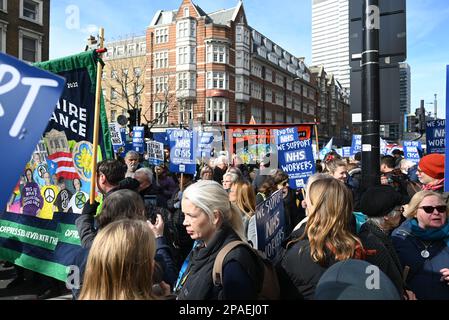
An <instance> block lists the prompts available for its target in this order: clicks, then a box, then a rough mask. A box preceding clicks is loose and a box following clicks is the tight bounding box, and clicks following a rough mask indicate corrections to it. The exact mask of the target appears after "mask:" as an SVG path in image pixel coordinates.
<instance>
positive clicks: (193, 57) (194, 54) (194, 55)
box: [190, 47, 196, 63]
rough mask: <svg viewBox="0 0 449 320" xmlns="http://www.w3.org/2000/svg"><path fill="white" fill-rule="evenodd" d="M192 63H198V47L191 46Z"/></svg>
mask: <svg viewBox="0 0 449 320" xmlns="http://www.w3.org/2000/svg"><path fill="white" fill-rule="evenodd" d="M190 63H196V47H190Z"/></svg>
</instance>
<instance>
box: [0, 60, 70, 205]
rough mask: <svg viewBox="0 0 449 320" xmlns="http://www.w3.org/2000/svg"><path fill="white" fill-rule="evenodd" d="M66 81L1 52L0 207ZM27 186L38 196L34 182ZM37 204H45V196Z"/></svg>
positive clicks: (39, 134)
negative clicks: (0, 169) (2, 153)
mask: <svg viewBox="0 0 449 320" xmlns="http://www.w3.org/2000/svg"><path fill="white" fill-rule="evenodd" d="M64 84H65V79H64V78H62V77H59V76H56V75H55V74H52V73H49V72H47V71H43V70H41V69H38V68H35V67H32V66H30V65H29V64H27V63H24V62H22V61H19V60H17V59H15V58H13V57H10V56H8V55H5V54H2V53H0V97H1V100H0V150H2V151H3V152H7V156H3V157H1V161H0V163H1V167H2V168H3V169H4V170H3V171H2V178H1V179H0V190H1V192H0V211H1V210H3V209H5V206H6V204H7V202H8V199H9V198H10V196H11V193H12V191H13V189H14V187H15V186H16V184H17V181H18V178H19V177H20V174H21V173H22V172H23V168H24V167H25V165H26V164H27V162H28V161H29V160H30V155H31V154H32V153H33V150H34V148H35V147H36V145H37V143H38V142H39V139H40V138H41V136H42V134H43V132H44V130H45V128H46V127H47V125H48V121H49V119H50V118H51V116H52V113H53V111H54V110H55V107H56V103H57V102H58V100H59V97H60V96H61V94H62V92H63V90H64ZM30 180H31V178H30ZM28 190H29V193H30V194H31V193H33V194H34V198H35V199H37V198H38V196H40V194H39V195H38V194H37V188H36V186H35V185H33V186H31V183H30V186H29V188H28ZM31 198H32V197H30V201H31ZM30 203H31V202H30ZM33 205H34V204H33ZM38 206H40V207H41V208H42V200H40V204H39V205H38Z"/></svg>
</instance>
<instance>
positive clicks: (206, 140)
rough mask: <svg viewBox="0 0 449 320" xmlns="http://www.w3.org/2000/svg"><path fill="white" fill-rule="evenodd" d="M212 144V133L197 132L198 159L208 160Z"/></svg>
mask: <svg viewBox="0 0 449 320" xmlns="http://www.w3.org/2000/svg"><path fill="white" fill-rule="evenodd" d="M213 144H214V133H213V132H204V131H200V132H198V148H197V150H198V157H200V158H201V159H209V158H210V157H211V154H212V148H213Z"/></svg>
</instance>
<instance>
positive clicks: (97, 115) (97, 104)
mask: <svg viewBox="0 0 449 320" xmlns="http://www.w3.org/2000/svg"><path fill="white" fill-rule="evenodd" d="M98 37H99V41H100V46H99V49H103V48H104V28H100V30H99V35H98ZM101 55H102V54H101V52H100V53H98V58H101ZM102 73H103V65H102V64H101V61H100V59H98V61H97V82H96V84H97V85H96V91H95V118H94V141H93V143H92V144H93V150H92V153H93V156H92V157H93V159H92V178H91V182H90V197H89V199H90V204H93V203H94V201H95V187H96V182H97V179H96V177H97V153H98V135H99V131H100V103H101V78H102V77H101V75H102Z"/></svg>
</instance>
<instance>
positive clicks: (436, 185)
mask: <svg viewBox="0 0 449 320" xmlns="http://www.w3.org/2000/svg"><path fill="white" fill-rule="evenodd" d="M443 188H444V179H440V180H437V181H435V183H432V184H425V185H423V186H422V190H431V191H437V190H440V189H443Z"/></svg>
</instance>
